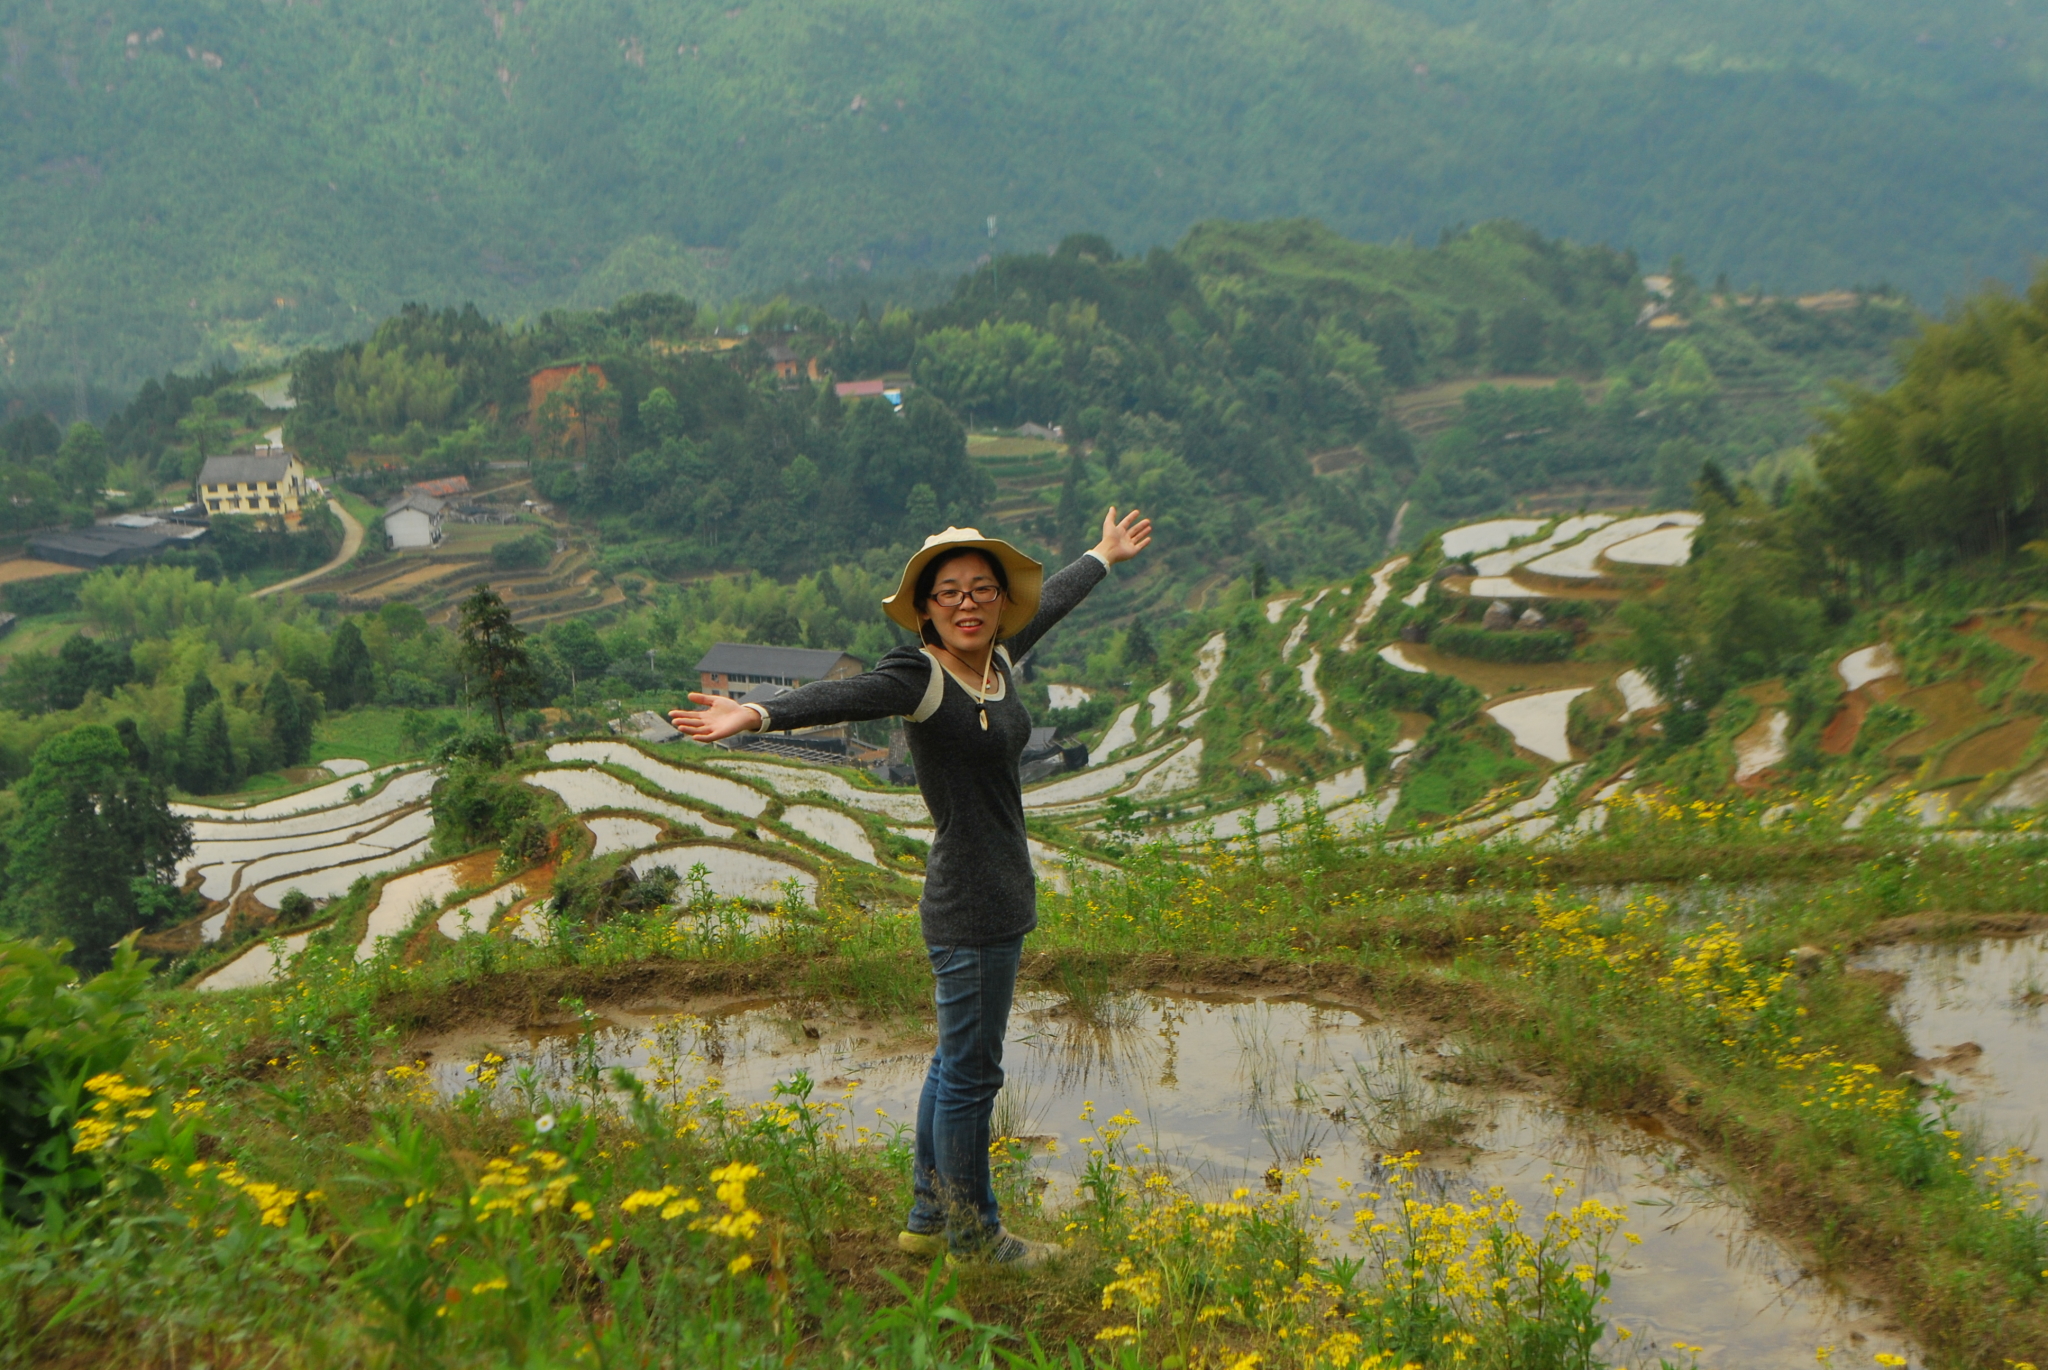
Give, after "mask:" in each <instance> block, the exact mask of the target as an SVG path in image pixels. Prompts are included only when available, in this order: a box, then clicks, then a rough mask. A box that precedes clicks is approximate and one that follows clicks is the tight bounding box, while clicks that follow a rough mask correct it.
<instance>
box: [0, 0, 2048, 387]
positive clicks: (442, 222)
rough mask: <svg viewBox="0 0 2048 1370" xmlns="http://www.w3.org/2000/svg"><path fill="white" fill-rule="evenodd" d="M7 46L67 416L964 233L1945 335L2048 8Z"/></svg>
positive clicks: (821, 20)
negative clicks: (1420, 254) (1255, 245)
mask: <svg viewBox="0 0 2048 1370" xmlns="http://www.w3.org/2000/svg"><path fill="white" fill-rule="evenodd" d="M0 29H4V31H5V36H6V55H5V58H4V61H0V119H4V120H5V122H6V126H7V128H8V130H9V136H8V138H7V139H5V140H0V170H4V175H0V224H4V226H5V230H6V231H5V232H4V233H0V338H4V346H0V360H4V364H5V366H4V372H0V377H4V379H0V386H4V388H5V389H6V390H7V391H9V392H11V393H13V394H15V395H16V396H34V397H38V398H39V399H40V401H41V402H43V403H52V404H58V405H61V406H62V407H65V408H68V409H70V410H71V411H72V412H73V413H74V414H77V413H82V412H84V411H85V410H86V409H87V408H88V407H95V406H97V407H98V408H100V409H101V411H102V412H103V410H104V407H105V402H106V399H107V397H111V396H114V395H118V394H120V393H122V392H124V391H126V390H127V389H129V388H132V387H133V386H134V385H135V384H136V383H138V382H139V381H140V380H141V379H142V378H143V377H144V376H145V375H148V374H153V373H155V372H158V371H160V370H162V369H163V368H165V367H166V366H171V365H178V366H190V365H192V364H195V363H200V362H211V361H214V360H221V359H227V360H230V361H232V362H235V363H237V364H240V363H246V362H248V361H251V360H255V359H263V358H281V357H282V356H283V355H284V354H285V353H286V352H287V351H288V350H289V349H290V348H292V347H293V346H296V345H298V344H302V343H305V342H308V341H333V340H335V339H338V338H342V337H348V336H359V335H360V334H361V333H363V332H365V331H367V328H368V326H369V324H370V322H371V321H373V320H375V319H378V318H381V317H383V316H384V315H386V314H388V313H390V312H391V311H393V310H394V309H395V308H397V307H398V306H399V305H400V304H401V303H403V302H405V301H407V300H412V299H423V300H429V301H433V302H436V303H440V302H460V301H462V300H465V299H470V300H474V301H476V302H477V303H478V304H479V305H480V306H481V307H482V308H483V309H484V310H485V311H486V312H488V313H494V314H500V315H516V314H519V313H521V312H533V311H537V310H538V309H540V308H542V307H545V306H550V305H559V304H563V303H569V304H582V305H585V306H594V305H599V304H605V303H609V302H610V301H611V300H613V299H616V298H618V297H619V296H622V295H625V294H628V293H632V292H634V291H642V290H665V291H672V292H675V293H680V294H685V295H690V296H692V297H695V298H700V299H721V298H727V297H730V296H733V295H736V294H743V293H747V292H753V291H759V290H762V289H767V288H772V287H773V286H775V285H776V284H778V283H780V282H783V281H786V280H792V279H798V278H803V277H811V278H816V279H821V280H822V279H828V278H831V279H839V280H842V281H843V280H845V279H848V278H851V279H854V280H860V279H867V278H876V279H879V278H882V277H887V276H891V275H901V274H903V273H909V272H917V271H924V272H931V271H935V270H945V271H952V270H957V269H959V268H960V267H963V266H965V265H967V264H969V263H971V262H972V260H973V259H974V258H975V257H976V256H977V255H979V254H980V253H982V252H984V251H986V250H987V249H988V247H989V245H990V244H989V240H988V237H987V234H988V231H989V223H990V216H994V228H995V231H996V233H997V235H998V236H997V237H996V240H995V241H996V244H997V245H998V246H1000V247H1004V248H1012V249H1026V250H1037V249H1043V248H1046V247H1049V246H1051V245H1052V244H1053V243H1055V242H1057V241H1058V240H1059V238H1060V237H1061V236H1063V235H1064V234H1066V233H1068V232H1071V231H1073V230H1075V229H1079V228H1089V229H1095V230H1099V231H1101V232H1104V233H1106V234H1108V235H1109V236H1111V237H1112V238H1114V239H1115V240H1116V241H1118V242H1119V243H1122V244H1125V245H1126V246H1139V247H1142V246H1144V245H1147V244H1151V243H1168V242H1173V241H1176V240H1177V239H1179V238H1180V236H1181V235H1182V234H1183V233H1184V232H1185V231H1186V229H1187V228H1188V227H1189V226H1190V225H1191V224H1193V223H1195V222H1196V221H1198V220H1201V219H1204V218H1209V217H1216V216H1227V217H1238V218H1255V217H1268V216H1314V217H1317V218H1320V219H1321V220H1323V221H1324V222H1327V223H1328V224H1330V225H1331V226H1332V227H1333V228H1335V229H1337V230H1338V231H1339V232H1341V233H1343V234H1346V235H1348V236H1352V237H1360V238H1369V239H1374V240H1380V241H1392V240H1397V239H1400V238H1403V237H1414V238H1418V239H1422V240H1434V239H1435V238H1436V236H1437V234H1438V232H1439V230H1440V229H1442V228H1443V227H1445V226H1446V225H1458V224H1461V223H1466V222H1480V221H1483V220H1486V219H1490V218H1493V217H1496V216H1500V215H1514V216H1517V217H1519V218H1522V219H1524V220H1526V221H1528V222H1530V223H1532V224H1534V225H1535V226H1537V227H1538V228H1539V229H1541V230H1543V231H1544V232H1546V233H1548V234H1565V235H1568V236H1570V237H1572V238H1574V239H1577V240H1580V241H1586V242H1600V241H1605V242H1609V243H1613V244H1615V245H1617V246H1620V247H1626V248H1632V249H1634V250H1636V251H1637V252H1639V253H1640V254H1642V256H1643V257H1644V258H1645V259H1646V260H1651V261H1657V262H1662V261H1665V260H1667V259H1668V258H1670V257H1671V256H1672V255H1674V254H1683V255H1684V256H1685V258H1686V259H1687V260H1688V261H1689V262H1691V263H1692V264H1693V268H1694V271H1695V274H1698V275H1701V276H1702V277H1703V278H1711V277H1713V276H1715V275H1717V274H1719V273H1721V272H1724V271H1725V272H1726V273H1727V274H1728V275H1729V276H1730V278H1731V279H1732V281H1733V282H1734V283H1735V284H1736V285H1737V286H1739V287H1741V288H1744V289H1747V288H1749V287H1750V286H1752V285H1757V284H1761V285H1763V286H1766V287H1769V288H1770V289H1773V290H1779V291H1797V290H1811V289H1819V288H1823V287H1832V286H1840V285H1849V284H1854V283H1857V282H1864V283H1874V282H1877V281H1880V280H1888V281H1890V282H1892V283H1893V284H1895V285H1896V286H1898V287H1900V288H1902V289H1904V290H1906V291H1909V292H1911V293H1913V294H1915V295H1917V296H1918V297H1920V298H1922V299H1924V300H1928V301H1933V300H1936V299H1939V298H1941V297H1942V296H1943V295H1944V294H1946V293H1949V292H1954V291H1957V290H1959V289H1960V288H1961V287H1963V286H1964V285H1966V284H1967V283H1968V282H1969V281H1970V279H1971V278H1972V277H1973V276H1977V275H1984V274H2005V275H2016V274H2017V272H2018V270H2019V267H2020V265H2021V263H2022V262H2023V260H2024V259H2025V257H2026V256H2027V254H2028V253H2030V252H2032V251H2034V250H2036V249H2037V248H2038V247H2039V245H2040V243H2041V242H2042V241H2043V240H2044V237H2048V234H2044V231H2043V230H2044V222H2048V187H2044V185H2043V183H2042V182H2041V180H2040V178H2038V177H2034V176H2029V175H2026V174H2023V172H2022V171H2021V170H2020V169H2022V168H2025V167H2027V166H2029V165H2031V163H2032V160H2033V156H2034V151H2035V149H2036V148H2038V147H2039V146H2040V145H2041V143H2042V141H2043V135H2044V133H2048V104H2044V101H2043V98H2042V83H2043V80H2044V76H2048V68H2044V66H2043V62H2044V59H2048V14H2043V13H2041V12H2039V11H2038V10H2037V9H2036V8H2034V7H2018V6H2013V5H2007V4H1995V3H1970V4H1965V5H1951V6H1947V7H1943V8H1940V9H1938V10H1929V9H1928V8H1927V7H1925V6H1918V5H1908V4H1905V3H1902V0H1880V2H1879V3H1875V4H1869V5H1850V4H1848V3H1845V2H1844V0H1798V3H1778V4H1766V3H1763V2H1762V0H1703V2H1702V3H1696V4H1692V5H1686V6H1658V7H1654V8H1645V7H1643V6H1640V5H1623V4H1620V3H1616V0H1559V2H1558V3H1551V4H1543V5H1531V4H1528V3H1526V0H1405V2H1404V3H1354V2H1351V0H1347V2H1346V3H1341V4H1340V3H1336V0H1290V2H1289V3H1280V4H1273V3H1266V4H1252V3H1248V0H1211V2H1210V3H1205V4H1200V5H1191V6H1190V5H1182V6H1165V5H1160V4H1157V3H1140V2H1138V0H1097V3H1093V4H1085V5H1084V4H1081V3H1078V2H1077V0H1024V2H1022V3H1019V2H1016V0H1013V2H1012V3H1005V4H995V3H990V2H989V0H941V2H940V3H923V4H917V5H911V4H908V3H905V0H871V2H870V3H867V4H861V5H852V4H845V3H831V2H830V0H828V2H827V3H807V4H801V5H799V4H795V3H790V2H789V0H738V3H732V0H717V2H716V3H704V0H683V2H682V3H673V2H672V3H662V4H655V3H652V0H477V3H440V4H430V5H418V4H400V3H398V0H330V2H329V3H325V4H304V5H300V4H276V3H265V2H264V0H151V3H148V4H143V3H140V0H112V2H111V3H109V4H106V5H102V6H97V7H89V8H81V7H74V6H68V5H67V6H58V5H44V4H35V3H31V2H30V0H13V2H12V3H10V4H7V5H5V6H0ZM880 288H881V287H879V286H878V287H877V289H880ZM877 303H878V304H879V303H881V301H879V300H878V301H877Z"/></svg>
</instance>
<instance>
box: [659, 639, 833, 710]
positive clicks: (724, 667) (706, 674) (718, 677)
mask: <svg viewBox="0 0 2048 1370" xmlns="http://www.w3.org/2000/svg"><path fill="white" fill-rule="evenodd" d="M866 669H867V668H866V667H865V666H863V665H862V664H861V663H860V660H859V659H858V658H856V657H852V656H849V655H847V654H846V653H845V652H833V651H818V650H813V649H812V648H809V647H757V646H754V645H752V644H751V643H743V642H719V643H715V644H713V646H712V648H711V650H710V651H708V652H706V653H705V654H704V659H703V660H702V661H699V662H698V663H697V677H698V679H699V680H700V681H701V682H702V684H701V686H700V688H701V689H702V690H703V692H704V693H705V694H708V695H724V696H725V697H726V698H728V699H738V698H740V697H741V696H743V695H745V694H746V693H747V692H748V691H750V690H752V689H753V688H754V687H755V686H757V685H786V686H796V685H807V684H809V683H810V682H811V681H813V680H842V679H844V678H845V677H847V676H850V675H859V674H860V673H861V672H862V671H864V670H866Z"/></svg>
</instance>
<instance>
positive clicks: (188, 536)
mask: <svg viewBox="0 0 2048 1370" xmlns="http://www.w3.org/2000/svg"><path fill="white" fill-rule="evenodd" d="M205 535H206V530H205V529H204V528H189V527H185V526H183V525H181V524H175V523H165V524H158V525H157V526H156V527H154V528H123V527H120V526H118V525H115V524H107V523H102V524H95V525H94V526H93V527H91V528H71V529H65V530H62V531H55V532H48V533H42V534H39V535H37V536H36V537H35V538H33V539H31V540H30V542H29V548H30V550H31V551H33V552H34V553H35V554H36V555H37V556H39V557H42V558H43V559H45V560H47V561H61V562H65V563H67V564H69V565H72V566H97V565H100V564H102V563H104V562H121V561H137V560H140V559H141V558H143V557H146V556H148V555H150V554H151V553H153V552H155V551H157V550H158V549H160V548H162V547H165V546H167V545H169V544H173V543H176V544H180V545H184V544H188V543H190V542H192V541H194V540H196V539H197V538H201V537H204V536H205Z"/></svg>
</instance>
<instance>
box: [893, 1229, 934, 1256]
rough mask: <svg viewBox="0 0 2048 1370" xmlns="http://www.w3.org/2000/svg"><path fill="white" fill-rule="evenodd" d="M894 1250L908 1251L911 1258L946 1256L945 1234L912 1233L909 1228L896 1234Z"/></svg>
mask: <svg viewBox="0 0 2048 1370" xmlns="http://www.w3.org/2000/svg"><path fill="white" fill-rule="evenodd" d="M896 1249H897V1250H898V1251H908V1252H909V1253H910V1254H911V1255H913V1256H931V1257H934V1258H936V1257H939V1256H943V1255H945V1254H946V1234H945V1233H943V1232H912V1231H911V1230H910V1229H909V1228H905V1229H904V1230H903V1231H901V1232H898V1233H897V1234H896Z"/></svg>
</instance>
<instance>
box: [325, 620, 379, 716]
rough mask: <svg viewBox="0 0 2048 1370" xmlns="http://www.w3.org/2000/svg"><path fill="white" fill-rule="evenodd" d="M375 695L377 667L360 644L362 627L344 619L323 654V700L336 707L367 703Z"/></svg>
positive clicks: (368, 650)
mask: <svg viewBox="0 0 2048 1370" xmlns="http://www.w3.org/2000/svg"><path fill="white" fill-rule="evenodd" d="M376 695H377V668H376V666H375V664H374V663H372V662H371V660H370V649H369V648H368V647H367V646H365V645H364V644H363V630H362V629H360V628H358V627H356V623H355V620H354V619H352V618H345V619H343V620H342V621H341V626H340V627H339V628H336V629H335V630H334V643H333V646H331V647H330V648H329V649H328V655H327V702H328V703H329V704H331V705H333V706H334V707H335V708H337V709H352V708H354V707H355V706H356V705H358V704H368V703H369V702H370V701H371V700H372V699H374V698H376Z"/></svg>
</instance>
